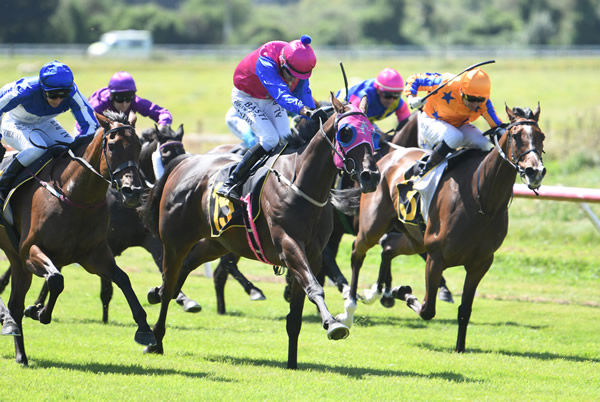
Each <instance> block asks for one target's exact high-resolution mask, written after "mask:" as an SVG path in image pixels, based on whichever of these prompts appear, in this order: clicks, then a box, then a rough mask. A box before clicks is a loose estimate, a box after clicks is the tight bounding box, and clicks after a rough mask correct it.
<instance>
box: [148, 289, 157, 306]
mask: <svg viewBox="0 0 600 402" xmlns="http://www.w3.org/2000/svg"><path fill="white" fill-rule="evenodd" d="M146 297H147V299H148V303H150V304H158V303H160V290H159V289H158V288H157V287H153V288H152V289H150V290H149V291H148V295H147V296H146Z"/></svg>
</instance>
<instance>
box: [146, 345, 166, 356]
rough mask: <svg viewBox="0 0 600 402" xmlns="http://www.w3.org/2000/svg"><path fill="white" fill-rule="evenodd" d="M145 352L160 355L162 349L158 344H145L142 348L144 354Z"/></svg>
mask: <svg viewBox="0 0 600 402" xmlns="http://www.w3.org/2000/svg"><path fill="white" fill-rule="evenodd" d="M146 353H153V354H157V355H162V354H163V350H162V348H161V347H159V346H158V345H152V346H146V347H145V348H144V354H146Z"/></svg>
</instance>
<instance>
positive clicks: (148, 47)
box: [87, 29, 153, 58]
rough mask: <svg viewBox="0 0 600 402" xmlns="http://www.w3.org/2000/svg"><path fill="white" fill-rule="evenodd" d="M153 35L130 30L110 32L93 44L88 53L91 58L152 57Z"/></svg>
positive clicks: (147, 32) (148, 32)
mask: <svg viewBox="0 0 600 402" xmlns="http://www.w3.org/2000/svg"><path fill="white" fill-rule="evenodd" d="M152 45H153V43H152V33H151V32H150V31H140V30H134V29H128V30H124V31H109V32H106V33H104V34H102V36H101V37H100V41H99V42H94V43H92V44H91V45H90V46H89V47H88V49H87V53H88V55H89V56H94V57H97V56H119V57H140V58H144V57H150V55H151V54H152Z"/></svg>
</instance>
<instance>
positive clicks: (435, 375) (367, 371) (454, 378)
mask: <svg viewBox="0 0 600 402" xmlns="http://www.w3.org/2000/svg"><path fill="white" fill-rule="evenodd" d="M206 360H208V361H212V362H217V363H226V364H233V365H236V366H244V365H253V366H260V367H273V368H281V369H286V366H287V363H286V362H282V361H274V360H266V359H251V358H239V357H230V356H217V355H213V356H206ZM298 369H299V370H302V371H305V370H306V371H308V370H310V371H313V372H319V373H327V374H331V373H336V374H339V375H343V376H347V377H351V378H354V379H362V378H365V376H369V377H371V376H379V377H413V378H427V379H442V380H446V381H451V382H455V383H475V382H476V383H481V379H477V380H472V379H470V378H467V377H465V376H464V375H462V374H458V373H453V372H450V371H439V372H432V373H418V372H415V371H402V370H380V369H374V368H366V367H345V366H331V365H326V364H315V363H303V362H298Z"/></svg>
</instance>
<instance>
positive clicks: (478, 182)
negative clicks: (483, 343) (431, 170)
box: [336, 104, 546, 352]
mask: <svg viewBox="0 0 600 402" xmlns="http://www.w3.org/2000/svg"><path fill="white" fill-rule="evenodd" d="M506 113H507V115H508V117H509V119H510V123H509V124H508V126H507V127H506V128H505V131H504V133H503V134H502V136H501V137H500V139H499V140H498V139H497V137H496V135H495V134H493V136H494V140H495V148H494V149H493V150H492V151H491V152H489V153H487V154H486V153H483V152H481V151H476V150H471V151H469V152H467V153H465V154H464V158H463V159H461V160H460V163H456V164H455V165H453V166H452V167H451V168H449V169H448V170H447V171H446V172H445V173H444V175H443V176H442V177H441V180H440V183H439V185H438V187H437V190H436V192H435V194H434V196H433V199H432V200H431V204H430V207H429V210H428V213H429V218H428V220H427V222H426V229H425V232H424V233H422V232H421V231H420V229H419V228H418V227H417V226H413V225H405V224H402V223H401V222H400V221H399V220H398V218H397V217H398V215H397V212H396V209H395V203H396V202H397V200H398V191H397V184H399V183H400V182H402V181H403V180H404V172H405V171H406V170H407V169H409V168H410V167H411V166H412V165H413V164H414V163H415V161H417V160H419V159H420V158H421V157H422V156H423V155H424V153H425V151H423V150H420V149H415V148H406V149H401V150H396V151H394V152H392V153H390V154H388V155H386V156H385V157H383V158H382V159H381V160H380V161H379V163H378V167H379V170H380V171H381V172H382V173H383V178H382V180H381V183H380V185H379V186H378V188H377V190H376V191H375V192H373V193H369V194H362V195H361V196H360V197H361V198H360V211H361V213H360V217H359V219H360V224H359V232H358V234H357V237H356V240H355V241H354V244H353V248H352V257H351V264H352V280H351V284H350V287H351V289H350V297H349V299H347V300H346V303H345V308H346V311H345V312H344V313H342V314H340V315H338V316H337V317H336V318H337V319H339V320H340V321H342V322H344V323H345V324H346V325H348V326H350V325H351V324H352V321H353V315H354V311H355V309H356V289H357V284H358V275H359V270H360V267H361V265H362V263H363V261H364V258H365V253H366V252H367V250H369V249H370V248H371V247H373V246H374V245H375V244H376V243H377V241H378V240H379V239H380V238H381V236H382V235H383V234H385V233H387V232H389V231H390V230H391V229H392V228H396V229H398V230H399V231H401V232H402V233H403V234H404V236H403V237H402V241H401V244H399V245H398V246H399V249H398V251H399V253H400V254H405V255H408V254H416V253H423V252H425V253H427V264H426V280H425V284H426V290H425V297H424V300H423V304H422V305H419V303H418V301H417V299H416V297H414V296H412V295H411V294H410V293H411V290H410V288H409V287H400V288H396V289H394V291H393V293H394V295H395V296H396V297H397V298H400V299H403V300H406V301H407V304H408V305H409V306H410V307H411V308H413V309H414V310H415V311H417V312H418V313H419V315H420V316H421V318H423V319H425V320H430V319H432V318H433V317H434V316H435V295H436V291H437V288H438V286H439V283H440V278H441V275H442V272H443V271H444V270H445V269H446V268H448V267H452V266H457V265H463V266H464V267H465V270H466V276H465V282H464V287H463V293H462V300H461V305H460V306H459V308H458V337H457V341H456V352H464V350H465V338H466V333H467V325H468V324H469V319H470V316H471V308H472V305H473V298H474V296H475V290H476V289H477V285H478V284H479V282H480V281H481V279H482V278H483V276H484V275H485V273H486V272H487V271H488V269H489V268H490V266H491V264H492V261H493V259H494V252H495V251H496V250H497V249H498V248H499V247H500V245H501V244H502V241H503V240H504V237H505V236H506V233H507V230H508V206H509V204H510V200H511V199H512V194H513V192H512V191H513V185H514V182H515V178H516V175H517V173H519V175H520V176H521V178H522V179H523V180H524V181H525V182H526V183H527V185H528V186H529V188H530V189H534V190H535V189H537V188H538V187H539V186H540V185H541V182H542V179H543V178H544V175H545V174H546V168H545V167H544V165H543V162H542V153H543V150H544V148H543V142H544V137H545V136H544V134H543V132H542V131H541V129H540V127H539V126H538V120H539V115H540V107H539V104H538V106H537V108H536V110H535V111H533V112H532V111H531V109H528V108H527V109H521V108H514V109H512V110H511V109H509V108H508V106H507V107H506Z"/></svg>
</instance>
